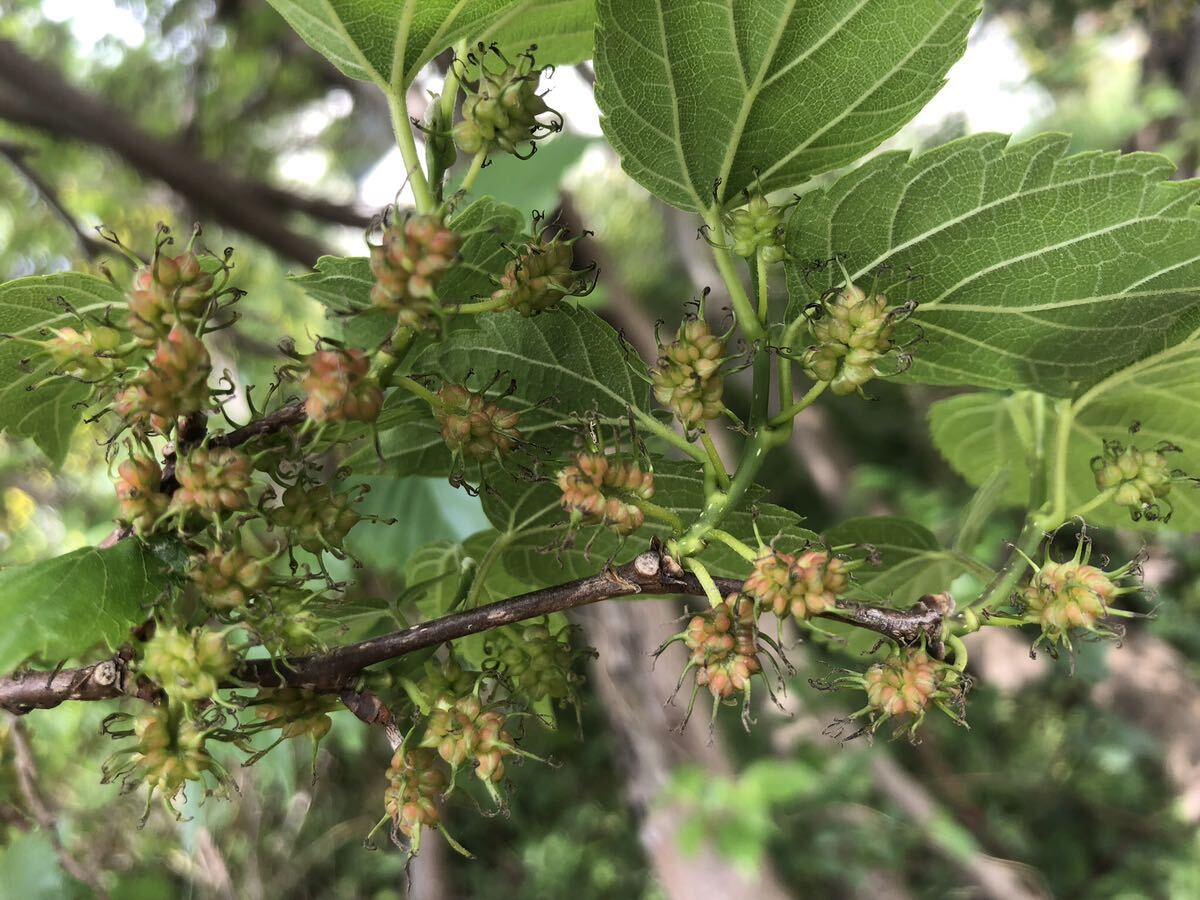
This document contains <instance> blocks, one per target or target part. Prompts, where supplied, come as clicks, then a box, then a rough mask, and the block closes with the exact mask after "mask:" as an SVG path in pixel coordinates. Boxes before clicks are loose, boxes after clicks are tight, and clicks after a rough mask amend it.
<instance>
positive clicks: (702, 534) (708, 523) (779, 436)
mask: <svg viewBox="0 0 1200 900" xmlns="http://www.w3.org/2000/svg"><path fill="white" fill-rule="evenodd" d="M784 440H787V432H785V431H777V430H774V429H770V428H760V429H759V430H758V431H757V432H755V435H754V437H753V438H751V439H750V443H749V444H748V445H747V447H746V451H745V453H744V454H743V455H742V459H741V461H740V462H739V463H738V468H737V472H736V473H734V476H733V480H732V481H731V482H730V484H729V487H728V489H726V490H724V491H716V492H714V493H711V494H709V495H708V498H707V500H706V501H705V503H704V509H702V510H700V515H699V517H698V518H697V519H696V521H695V522H693V523H692V526H691V527H690V528H689V529H688V531H687V534H685V535H684V536H683V537H682V538H680V539H679V540H678V541H672V542H671V545H670V546H669V551H670V552H671V554H672V555H673V556H675V557H676V558H678V559H686V558H687V557H689V556H692V555H694V554H696V553H699V552H700V551H701V550H703V549H704V543H705V539H706V538H707V537H708V535H709V533H710V532H711V531H712V529H714V528H716V527H717V526H718V525H719V524H720V523H721V520H722V519H723V518H725V514H726V513H728V512H729V510H730V509H732V508H733V507H735V506H736V505H737V504H738V502H739V501H740V500H741V499H742V497H743V495H745V493H746V491H748V490H749V489H750V487H751V485H753V484H754V479H755V477H756V476H757V475H758V472H759V470H760V469H761V468H762V465H763V462H764V461H765V460H766V457H767V454H768V453H770V452H771V450H773V449H774V448H775V447H777V446H778V445H779V444H780V443H781V442H782V441H784Z"/></svg>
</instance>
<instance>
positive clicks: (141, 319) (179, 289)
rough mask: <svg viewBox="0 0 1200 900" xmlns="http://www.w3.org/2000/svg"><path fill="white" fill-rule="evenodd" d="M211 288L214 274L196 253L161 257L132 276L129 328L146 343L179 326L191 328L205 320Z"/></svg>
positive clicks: (129, 298)
mask: <svg viewBox="0 0 1200 900" xmlns="http://www.w3.org/2000/svg"><path fill="white" fill-rule="evenodd" d="M212 289H213V276H212V273H211V272H206V271H204V268H203V266H202V265H201V262H200V259H199V257H197V256H196V254H194V253H192V252H191V251H188V252H186V253H182V254H180V255H179V256H175V257H171V256H164V255H161V254H160V255H158V256H156V257H155V259H154V260H153V262H151V263H150V265H148V266H143V267H142V268H141V269H138V271H137V273H136V274H135V275H134V276H133V290H132V291H130V293H129V295H128V300H129V312H130V316H129V329H130V330H131V331H132V332H133V333H134V334H135V335H136V336H137V337H138V338H139V339H140V340H141V341H142V342H143V343H146V344H150V343H152V342H153V341H154V340H155V339H157V338H158V337H160V336H162V335H165V334H167V333H168V332H169V331H170V330H171V329H172V328H173V327H175V326H177V325H179V326H182V327H183V328H185V329H191V328H193V327H194V326H195V325H196V323H197V322H199V321H200V319H201V318H202V317H203V315H204V312H205V309H206V308H207V306H208V302H209V299H210V297H209V295H210V294H211V292H212Z"/></svg>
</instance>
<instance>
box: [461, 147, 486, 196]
mask: <svg viewBox="0 0 1200 900" xmlns="http://www.w3.org/2000/svg"><path fill="white" fill-rule="evenodd" d="M485 162H487V150H486V149H484V150H480V151H479V152H478V153H476V154H475V156H474V158H473V159H472V160H471V168H469V169H467V174H466V175H464V176H463V180H462V184H460V185H459V186H458V189H459V190H460V191H469V190H470V189H471V185H473V184H474V183H475V179H476V178H478V177H479V173H480V172H482V171H483V164H484V163H485Z"/></svg>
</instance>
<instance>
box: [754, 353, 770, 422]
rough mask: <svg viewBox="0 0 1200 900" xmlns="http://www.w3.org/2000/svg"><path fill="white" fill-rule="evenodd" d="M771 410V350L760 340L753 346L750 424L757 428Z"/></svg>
mask: <svg viewBox="0 0 1200 900" xmlns="http://www.w3.org/2000/svg"><path fill="white" fill-rule="evenodd" d="M770 412H771V351H770V350H768V349H767V347H766V341H762V342H760V343H759V344H757V345H756V346H755V348H754V378H753V380H752V382H751V388H750V425H751V426H752V427H754V428H759V427H761V426H762V424H763V423H764V422H766V421H767V417H768V416H769V415H770Z"/></svg>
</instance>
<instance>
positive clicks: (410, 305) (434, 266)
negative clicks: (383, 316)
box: [371, 215, 462, 330]
mask: <svg viewBox="0 0 1200 900" xmlns="http://www.w3.org/2000/svg"><path fill="white" fill-rule="evenodd" d="M461 246H462V237H461V235H459V234H457V233H456V232H455V231H453V230H452V229H450V228H449V227H447V226H446V225H445V223H444V222H443V221H442V220H441V218H439V217H437V216H428V215H414V216H409V217H408V218H406V219H405V220H404V221H403V222H392V223H390V224H388V226H387V227H386V228H385V229H384V232H383V242H382V243H381V244H379V245H378V246H376V245H372V246H371V274H372V275H374V276H375V284H374V286H373V287H372V288H371V302H372V303H373V304H374V305H375V306H377V307H378V308H380V309H385V310H388V311H390V312H394V313H396V314H397V321H398V323H399V324H400V325H401V326H402V327H404V328H414V329H418V330H420V329H424V328H433V327H435V326H436V325H437V318H436V300H437V286H438V282H440V281H441V280H442V277H443V276H444V275H445V274H446V272H447V271H449V269H450V268H451V267H452V266H453V265H454V263H455V262H456V261H457V260H458V251H459V249H460V248H461Z"/></svg>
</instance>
